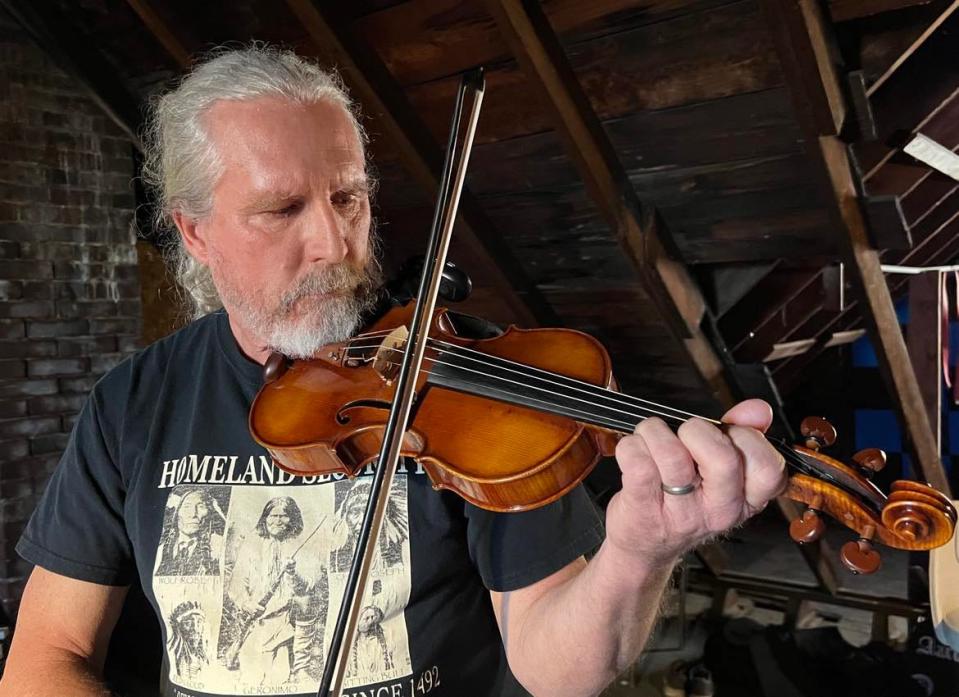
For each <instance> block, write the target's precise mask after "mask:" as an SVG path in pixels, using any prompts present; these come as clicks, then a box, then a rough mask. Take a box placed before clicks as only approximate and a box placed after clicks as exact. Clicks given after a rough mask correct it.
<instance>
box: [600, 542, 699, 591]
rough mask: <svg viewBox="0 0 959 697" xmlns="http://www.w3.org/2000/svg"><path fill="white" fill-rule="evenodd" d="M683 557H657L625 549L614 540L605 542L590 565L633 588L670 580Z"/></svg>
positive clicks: (672, 555)
mask: <svg viewBox="0 0 959 697" xmlns="http://www.w3.org/2000/svg"><path fill="white" fill-rule="evenodd" d="M681 558H682V556H681V555H677V554H664V555H656V554H649V553H648V552H645V551H640V550H634V549H623V548H622V547H621V546H619V545H617V544H616V543H615V542H613V541H612V540H610V539H608V538H607V540H606V541H605V542H603V544H602V546H601V547H600V548H599V551H598V552H597V553H596V556H595V557H593V560H592V561H591V562H590V564H597V563H598V564H599V565H600V566H601V567H603V568H604V569H606V571H607V573H606V574H604V575H607V576H608V577H609V578H612V579H617V580H618V581H619V582H621V583H626V584H629V585H631V586H635V585H646V584H649V583H656V582H657V581H660V580H665V579H668V578H669V576H670V575H671V574H672V572H673V569H674V568H675V567H676V565H677V564H679V562H680V560H681Z"/></svg>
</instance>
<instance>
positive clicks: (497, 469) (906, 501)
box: [249, 69, 956, 697]
mask: <svg viewBox="0 0 959 697" xmlns="http://www.w3.org/2000/svg"><path fill="white" fill-rule="evenodd" d="M484 89H485V83H484V79H483V72H482V70H481V69H479V70H476V71H471V72H470V73H467V74H466V75H464V76H463V79H462V81H461V83H460V88H459V90H458V92H457V96H456V100H455V103H454V108H453V119H452V123H451V128H450V137H449V142H448V145H447V151H446V158H445V161H444V164H443V173H442V176H441V177H440V192H439V196H438V198H437V206H436V210H435V212H434V218H433V224H432V229H431V233H430V238H429V243H428V247H427V253H426V255H424V264H423V271H422V276H421V279H420V283H419V288H418V290H417V292H416V294H415V297H416V302H415V303H411V304H407V305H405V306H402V307H397V308H394V309H392V310H390V311H388V312H386V314H385V315H383V316H382V317H381V318H380V319H378V320H376V321H375V322H374V323H373V324H372V326H371V327H369V329H368V331H365V332H364V333H362V334H360V335H358V336H356V337H353V338H352V339H350V340H348V341H343V342H339V343H335V344H330V345H327V346H326V347H324V348H323V349H321V350H320V351H319V353H318V354H317V355H316V356H314V357H313V358H312V359H310V360H301V361H296V362H292V363H291V362H289V361H287V360H286V358H284V357H283V356H282V355H280V354H274V355H272V356H271V357H270V358H269V360H268V361H267V364H266V366H265V373H264V377H265V384H264V386H263V387H262V389H261V390H260V392H259V393H258V394H257V396H256V399H255V400H254V403H253V405H252V407H251V412H250V419H249V425H250V432H251V434H252V436H253V438H254V439H255V440H256V441H257V442H258V443H260V444H261V445H262V446H263V447H265V448H266V449H267V450H268V451H269V452H270V453H271V455H272V456H273V458H274V460H275V462H276V463H277V465H278V466H280V467H281V468H282V469H284V470H286V471H288V472H291V473H293V474H301V475H327V474H342V475H345V476H347V477H355V476H356V475H357V474H358V473H359V472H360V471H361V470H362V469H363V468H365V467H366V465H367V464H369V463H372V462H373V461H374V460H376V461H377V463H378V466H377V467H376V468H375V471H374V474H373V479H372V483H371V486H370V496H369V500H368V503H367V507H366V511H365V514H364V518H363V523H362V526H361V527H360V530H359V531H358V537H357V543H356V548H355V551H354V555H353V562H352V565H351V567H350V572H349V575H348V577H347V580H346V584H345V586H344V590H343V597H342V600H341V603H340V610H339V613H338V616H337V620H336V624H335V626H334V629H333V632H332V634H331V635H330V639H329V643H328V649H327V660H326V663H325V664H324V669H323V676H322V679H321V681H320V685H319V688H318V690H317V695H318V697H327V695H329V694H330V689H331V688H332V692H333V694H335V695H338V694H340V690H341V687H342V684H343V680H344V677H345V674H346V670H345V661H346V657H347V656H348V654H349V650H348V647H350V646H352V642H353V637H354V635H355V632H356V628H357V623H358V618H359V611H360V608H361V605H362V603H360V602H358V599H362V598H363V596H364V592H365V588H366V583H367V580H368V577H369V571H370V568H371V566H372V560H373V549H374V548H375V544H370V541H371V540H376V539H377V538H378V536H379V532H380V530H381V526H382V522H383V516H384V511H385V508H386V503H387V500H388V497H389V493H390V485H391V482H392V478H393V475H394V473H395V467H396V463H397V461H398V458H399V457H400V456H406V457H411V458H413V459H415V460H416V461H417V462H419V463H420V464H421V465H422V466H423V469H424V470H425V471H426V473H427V474H428V476H429V477H430V479H431V481H432V482H433V485H434V487H435V488H437V489H449V490H451V491H454V492H456V493H457V494H459V495H460V496H461V497H463V498H464V499H466V500H467V501H470V502H472V503H474V504H476V505H477V506H480V507H482V508H486V509H489V510H493V511H523V510H529V509H531V508H536V507H538V506H543V505H546V504H548V503H550V502H551V501H555V500H556V499H558V498H560V497H561V496H563V494H565V493H566V492H568V491H569V490H570V489H572V488H573V487H575V486H576V485H577V484H579V483H580V482H581V481H582V480H583V478H585V477H586V475H587V474H588V473H589V472H590V470H592V468H593V467H595V465H596V463H597V462H598V461H599V459H600V458H601V457H603V456H609V455H612V454H613V453H614V452H615V448H616V443H617V442H618V440H619V438H620V437H622V435H624V434H629V433H632V432H633V430H634V428H635V427H636V425H637V424H638V423H639V421H641V420H642V419H645V418H648V417H651V416H658V417H661V418H664V419H666V420H668V421H672V422H674V423H675V422H677V421H678V422H682V421H685V420H686V419H689V418H693V417H694V415H693V414H690V413H688V412H684V411H681V410H678V409H673V408H671V407H667V406H664V405H661V404H656V403H654V402H651V401H648V400H644V399H640V398H638V397H630V396H628V395H624V394H622V393H620V392H619V391H618V390H617V389H616V383H615V380H614V379H613V372H612V364H611V362H610V359H609V354H608V353H607V352H606V350H605V349H604V348H603V346H602V345H600V343H599V342H597V341H596V340H595V339H594V338H592V337H590V336H588V335H586V334H583V333H581V332H577V331H573V330H568V329H529V330H524V329H517V328H515V327H510V328H509V329H508V330H507V331H506V332H505V333H503V334H502V335H500V336H497V337H495V338H488V339H474V338H469V337H466V336H463V335H461V334H459V333H458V332H457V331H456V328H455V325H454V323H453V322H452V321H451V318H450V316H449V313H448V311H447V310H445V309H443V308H438V309H437V307H436V301H437V298H438V296H439V292H440V287H441V285H442V283H443V280H444V272H443V271H442V270H443V269H446V268H447V263H446V254H447V250H448V249H449V242H450V236H451V234H452V230H453V223H454V220H455V218H456V211H457V206H458V202H459V197H460V193H461V191H462V187H463V182H464V179H465V173H466V166H467V163H468V161H469V154H470V149H471V146H472V142H473V137H474V135H475V130H476V123H477V120H478V117H479V109H480V105H481V103H482V98H483V92H484ZM467 96H469V98H470V99H471V107H470V108H469V110H468V111H465V110H464V106H465V104H466V102H467ZM461 132H462V133H463V134H464V135H463V138H462V141H461V139H460V134H461ZM447 280H448V281H449V280H451V279H447ZM453 283H454V285H456V283H455V280H453ZM712 421H713V422H714V423H716V424H719V423H720V422H718V421H715V420H712ZM802 431H803V435H804V436H805V437H806V443H805V445H804V446H789V445H788V444H786V443H782V442H779V441H775V440H771V442H772V444H773V446H774V447H776V449H777V450H778V451H779V452H780V453H781V454H782V456H783V458H784V459H785V462H786V464H787V466H788V467H789V470H790V476H789V485H788V488H787V490H786V492H785V494H786V495H787V496H789V497H791V498H795V499H797V500H799V501H802V502H804V503H806V504H807V505H808V506H809V508H808V509H807V510H806V512H805V514H804V515H803V516H802V517H800V518H798V519H796V520H794V521H793V522H792V524H791V525H790V534H791V535H792V537H793V539H795V540H797V541H799V542H809V541H812V540H815V539H817V538H818V537H819V536H820V535H822V532H823V530H824V529H825V524H824V523H823V521H822V519H821V518H820V515H819V514H820V512H825V513H828V514H829V515H831V516H832V517H834V518H836V519H837V520H839V521H841V522H842V523H843V524H844V525H846V526H847V527H850V528H852V529H853V530H855V531H856V532H857V533H859V539H858V541H856V542H851V543H849V544H847V545H845V546H844V547H843V549H842V554H841V556H842V560H843V562H844V563H845V564H846V565H847V566H848V567H849V568H850V569H852V570H853V571H855V572H857V573H870V572H872V571H875V570H876V569H878V568H879V554H878V553H877V552H876V551H875V549H873V547H872V542H873V540H876V541H879V542H881V543H883V544H886V545H889V546H892V547H897V548H900V549H911V550H925V549H930V548H933V547H936V546H940V545H943V544H945V543H946V542H947V541H948V540H949V539H950V538H951V537H952V533H953V530H954V528H955V525H956V511H955V509H954V508H953V506H952V504H951V502H950V501H949V500H948V499H947V498H946V497H945V496H944V495H942V494H941V493H940V492H938V491H936V490H935V489H932V488H931V487H928V486H925V485H922V484H917V483H914V482H896V483H895V484H893V487H892V492H891V493H890V495H889V496H888V497H886V496H884V495H883V494H882V492H881V491H880V490H879V489H878V488H877V487H875V486H874V485H873V484H872V483H871V482H869V480H868V478H867V477H865V476H863V474H862V472H863V471H865V472H868V471H870V470H873V469H876V468H877V467H879V466H881V462H884V460H885V457H884V455H882V454H881V451H867V452H864V453H861V454H860V456H859V457H858V459H857V465H858V467H859V468H860V469H857V468H856V467H854V466H849V465H845V464H843V463H841V462H838V461H836V460H833V459H832V458H829V457H827V456H825V455H822V454H821V453H820V452H819V449H820V448H821V447H823V446H825V445H829V444H831V443H832V442H833V441H835V437H836V434H835V429H833V428H832V426H830V425H829V424H828V422H826V421H825V419H819V418H813V419H806V420H805V421H804V422H803V426H802ZM860 470H862V471H860ZM344 647H347V648H346V649H344Z"/></svg>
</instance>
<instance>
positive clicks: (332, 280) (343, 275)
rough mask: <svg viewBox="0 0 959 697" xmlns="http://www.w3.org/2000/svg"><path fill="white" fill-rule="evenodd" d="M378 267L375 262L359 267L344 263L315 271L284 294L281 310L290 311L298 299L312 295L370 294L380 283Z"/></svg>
mask: <svg viewBox="0 0 959 697" xmlns="http://www.w3.org/2000/svg"><path fill="white" fill-rule="evenodd" d="M376 268H377V267H376V266H375V265H374V264H368V265H367V266H366V268H363V269H357V268H356V267H355V266H353V265H351V264H347V263H342V264H335V265H333V266H329V267H327V268H325V269H318V270H316V271H313V272H311V273H309V274H307V275H306V276H304V277H303V278H301V279H300V280H299V281H297V284H296V286H294V287H293V288H291V289H290V290H289V291H287V292H286V293H284V294H283V297H282V298H281V299H280V310H281V311H282V312H289V311H290V310H291V309H292V308H293V306H294V305H295V304H296V303H297V302H298V301H300V300H302V299H303V298H306V297H310V296H312V295H347V294H352V295H354V296H356V297H362V296H366V295H369V294H371V293H372V292H373V291H374V290H375V288H376V287H377V285H378V281H379V274H378V273H376Z"/></svg>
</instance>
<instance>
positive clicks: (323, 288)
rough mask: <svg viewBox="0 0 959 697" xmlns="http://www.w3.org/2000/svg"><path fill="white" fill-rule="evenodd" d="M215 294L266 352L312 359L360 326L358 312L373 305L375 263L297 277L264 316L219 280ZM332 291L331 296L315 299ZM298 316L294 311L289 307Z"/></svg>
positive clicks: (245, 296)
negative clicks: (236, 314) (245, 326)
mask: <svg viewBox="0 0 959 697" xmlns="http://www.w3.org/2000/svg"><path fill="white" fill-rule="evenodd" d="M219 280H221V283H220V284H218V285H219V292H220V295H221V297H223V298H224V300H227V301H228V302H229V304H230V305H231V306H232V307H234V308H235V309H236V311H237V312H238V313H239V314H240V315H241V317H242V318H243V321H244V323H245V324H246V325H247V327H248V328H249V329H250V330H251V331H252V332H253V333H254V334H255V335H256V336H258V337H260V338H261V339H262V340H264V341H265V342H266V345H267V348H269V349H270V350H271V351H278V352H279V353H282V354H283V355H285V356H288V357H290V358H293V359H304V358H312V357H314V356H315V355H316V354H317V353H318V352H319V350H320V349H321V348H322V347H323V346H326V345H327V344H332V343H336V342H340V341H346V340H347V339H349V338H350V337H352V336H353V334H354V333H355V332H356V330H357V329H358V328H359V325H360V322H361V321H362V319H363V314H364V313H365V312H366V311H367V310H369V309H370V308H371V307H372V306H373V304H374V301H375V291H376V289H377V288H378V287H379V284H380V268H379V264H378V263H377V262H376V261H375V260H373V261H371V262H370V263H369V264H367V267H366V268H365V269H363V270H357V269H355V268H353V267H352V266H350V265H349V264H337V265H336V266H331V267H329V268H326V269H322V270H317V271H315V272H314V273H312V274H310V275H309V276H306V277H304V278H303V279H301V280H300V281H299V282H298V283H297V285H296V287H295V288H293V289H292V290H290V291H288V292H287V293H286V294H284V296H283V297H282V298H281V299H280V302H279V303H278V305H277V306H276V307H275V308H274V309H273V310H272V311H271V312H267V311H264V310H263V309H261V307H262V304H260V305H259V306H256V305H254V304H253V303H251V302H249V295H248V294H244V293H242V292H240V291H239V289H237V288H235V287H233V286H232V285H231V284H229V283H224V282H222V281H223V279H219ZM327 293H334V295H333V296H332V297H327V298H322V299H320V298H318V297H317V296H318V295H322V294H327ZM297 306H298V307H299V312H296V313H294V308H296V307H297Z"/></svg>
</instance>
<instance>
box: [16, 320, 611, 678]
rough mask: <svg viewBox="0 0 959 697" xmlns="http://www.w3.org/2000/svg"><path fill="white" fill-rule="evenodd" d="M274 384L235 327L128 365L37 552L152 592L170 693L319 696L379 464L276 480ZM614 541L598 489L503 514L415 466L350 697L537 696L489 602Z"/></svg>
mask: <svg viewBox="0 0 959 697" xmlns="http://www.w3.org/2000/svg"><path fill="white" fill-rule="evenodd" d="M260 374H261V369H260V366H258V365H256V364H255V363H253V362H252V361H249V360H248V359H246V358H245V357H244V356H243V355H242V353H241V352H240V350H239V348H238V346H237V344H236V341H235V339H234V338H233V334H232V332H231V330H230V327H229V319H228V317H227V316H226V314H225V313H223V312H218V313H214V314H212V315H209V316H207V317H205V318H203V319H201V320H198V321H197V322H194V323H193V324H191V325H190V326H188V327H186V328H185V329H183V330H181V331H180V332H177V333H176V334H174V335H172V336H170V337H167V338H166V339H164V340H162V341H160V342H158V343H156V344H154V345H153V346H151V347H150V348H148V349H146V350H144V351H142V352H141V353H139V354H137V355H136V356H134V357H133V358H132V359H130V360H127V361H125V362H124V363H123V364H121V365H120V366H118V367H117V368H116V369H114V370H113V371H111V372H110V373H109V374H108V375H107V376H105V377H104V378H103V379H102V380H101V381H100V382H99V383H98V384H97V386H96V387H95V388H94V390H93V393H92V395H91V396H90V399H89V400H88V402H87V404H86V406H85V407H84V409H83V412H82V414H81V417H80V419H79V421H78V423H77V426H76V428H75V430H74V432H73V434H72V435H71V438H70V442H69V445H68V447H67V450H66V452H65V454H64V456H63V460H62V462H61V463H60V466H59V468H58V470H57V472H56V473H55V474H54V476H53V478H52V479H51V481H50V484H49V486H48V488H47V491H46V493H45V494H44V497H43V500H42V501H41V503H40V505H39V507H38V509H37V511H36V512H35V514H34V516H33V518H32V520H31V521H30V524H29V525H28V527H27V529H26V531H25V532H24V535H23V537H22V538H21V540H20V542H19V544H18V547H17V549H18V551H19V552H20V554H21V555H22V556H23V557H25V558H26V559H27V560H29V561H31V562H33V563H35V564H38V565H40V566H42V567H44V568H46V569H48V570H50V571H53V572H55V573H58V574H62V575H65V576H69V577H72V578H77V579H82V580H85V581H90V582H93V583H100V584H107V585H126V584H130V583H131V582H133V581H135V580H137V579H138V580H139V582H140V583H141V584H142V587H143V589H144V592H145V595H146V598H147V599H148V600H149V602H150V604H151V605H152V606H153V608H154V610H155V611H156V613H157V615H158V617H159V623H160V625H161V626H162V628H163V642H164V648H165V652H164V653H165V656H164V659H165V660H164V665H163V667H162V669H161V676H160V683H161V688H160V692H161V694H163V695H165V696H173V695H175V696H176V697H195V696H197V695H251V694H256V695H312V694H315V692H316V689H317V685H318V682H319V676H320V674H321V672H322V666H323V662H324V658H325V653H326V644H327V643H328V641H329V634H330V633H331V632H332V627H333V623H334V622H335V617H336V612H337V610H338V608H339V601H340V592H341V589H342V588H343V584H344V581H345V577H346V572H347V570H348V568H349V564H350V559H351V555H352V550H353V547H354V544H355V542H354V538H355V526H356V524H357V520H358V519H359V518H361V517H362V515H361V514H362V509H363V506H364V505H365V500H366V494H367V492H368V490H369V482H370V479H369V475H370V474H371V471H372V469H371V468H368V469H367V472H366V473H365V474H364V475H361V476H359V477H357V478H356V479H355V480H348V479H344V478H341V477H338V476H313V477H294V476H291V475H288V474H286V473H284V472H282V471H281V470H279V469H278V468H275V467H274V465H273V464H272V461H271V458H270V457H269V456H268V455H267V453H266V452H265V450H264V449H263V448H262V447H260V446H258V445H257V444H256V443H255V442H254V441H253V440H252V438H251V437H250V434H249V431H248V429H247V415H248V412H249V406H250V403H251V401H252V399H253V396H254V395H255V393H256V391H257V389H258V387H259V385H260V382H261V380H260ZM601 539H602V524H601V521H600V519H599V517H598V515H597V512H596V510H595V508H594V507H593V505H592V503H591V502H590V500H589V498H588V496H587V495H586V494H585V493H584V492H583V491H582V489H581V488H577V489H576V490H574V491H573V492H572V493H571V494H569V495H567V496H565V497H563V498H562V499H561V500H559V501H557V502H556V503H554V504H551V505H549V506H546V507H544V508H541V509H538V510H535V511H530V512H527V513H514V514H494V513H490V512H487V511H484V510H481V509H479V508H476V507H474V506H472V505H470V504H467V503H465V502H464V501H463V500H462V499H460V498H459V497H457V496H455V495H454V494H451V493H449V492H437V491H434V490H433V489H432V486H431V484H430V481H429V478H428V477H427V476H426V475H425V474H424V473H423V472H422V471H421V470H420V469H418V468H417V466H416V465H415V463H401V465H400V466H399V468H398V472H397V476H396V478H395V480H394V486H393V491H392V493H391V498H390V503H389V505H388V507H387V513H386V522H385V525H384V530H383V534H382V536H381V538H380V540H379V549H378V554H377V557H376V561H375V562H374V567H373V571H372V574H371V577H370V579H369V582H368V586H367V593H366V595H365V597H364V601H363V610H362V613H361V617H360V621H359V632H358V634H357V640H356V642H355V644H354V646H353V648H352V650H351V652H350V657H349V665H348V669H347V670H348V672H347V679H346V682H345V690H344V694H346V695H350V696H355V697H361V696H362V697H367V696H373V695H375V696H376V697H414V696H416V695H426V694H429V695H434V696H436V697H443V696H449V697H468V696H471V695H475V696H477V697H488V696H490V695H514V694H525V692H523V691H522V689H521V688H520V687H519V686H518V685H517V683H516V682H515V679H514V678H513V677H512V676H511V675H510V674H509V670H508V667H507V665H506V660H505V656H504V653H503V648H502V643H501V640H500V636H499V631H498V628H497V626H496V621H495V618H494V616H493V613H492V607H491V603H490V598H489V592H488V589H493V590H498V591H507V590H513V589H517V588H522V587H524V586H527V585H529V584H531V583H534V582H535V581H538V580H540V579H542V578H544V577H546V576H548V575H550V574H551V573H553V572H555V571H557V570H559V569H561V568H562V567H564V566H565V565H567V564H568V563H570V562H571V561H573V560H574V559H576V558H577V557H579V556H581V555H583V554H584V553H586V552H588V551H589V550H591V549H593V548H595V546H596V545H598V544H599V542H600V541H601Z"/></svg>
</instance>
